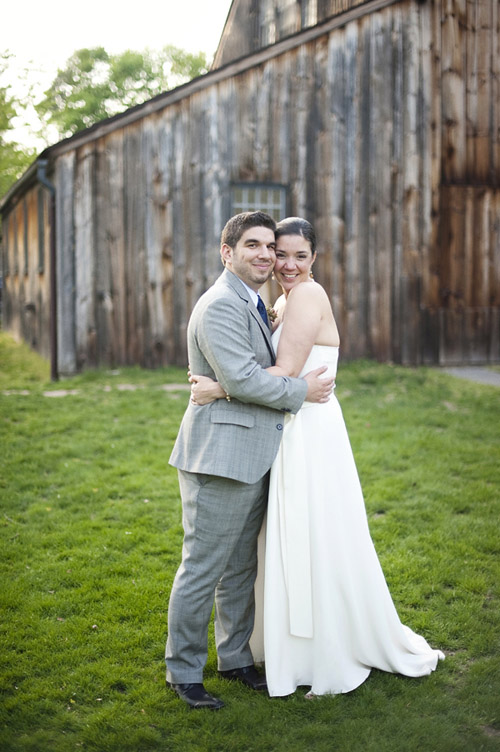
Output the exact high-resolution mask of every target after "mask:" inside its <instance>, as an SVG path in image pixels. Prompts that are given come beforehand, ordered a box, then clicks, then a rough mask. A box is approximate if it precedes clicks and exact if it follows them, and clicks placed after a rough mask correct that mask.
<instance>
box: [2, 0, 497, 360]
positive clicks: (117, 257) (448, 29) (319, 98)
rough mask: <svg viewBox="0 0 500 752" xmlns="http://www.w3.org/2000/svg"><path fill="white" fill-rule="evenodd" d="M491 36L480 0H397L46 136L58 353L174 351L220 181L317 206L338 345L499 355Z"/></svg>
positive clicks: (203, 258)
mask: <svg viewBox="0 0 500 752" xmlns="http://www.w3.org/2000/svg"><path fill="white" fill-rule="evenodd" d="M367 7H368V6H367ZM498 53H499V17H498V3H497V1H496V0H468V1H467V0H435V1H434V2H414V1H413V0H404V1H403V2H400V3H397V4H392V5H389V6H388V7H385V8H384V9H381V10H378V11H376V12H372V13H367V14H366V15H364V16H362V17H360V18H358V19H356V20H352V21H351V22H350V23H348V24H347V25H345V26H339V27H338V28H333V29H330V30H329V31H328V32H327V33H321V34H320V35H318V36H317V37H316V38H312V39H311V38H308V40H307V42H304V43H302V44H297V45H295V46H293V45H290V46H289V48H287V49H285V50H283V51H281V52H280V54H276V55H275V56H272V55H269V56H268V57H267V58H266V59H265V60H260V61H259V62H258V63H254V64H249V65H248V66H247V67H245V66H242V67H241V68H240V69H238V70H237V71H236V72H231V70H230V69H228V72H227V75H226V74H224V75H220V76H218V77H215V76H213V77H211V74H210V75H209V76H208V77H207V83H206V86H204V87H198V89H197V90H196V91H194V92H193V93H189V89H187V90H186V91H187V93H186V94H185V96H183V97H178V98H177V99H176V100H172V101H171V102H170V103H168V104H167V105H166V106H165V107H163V108H162V109H161V108H160V109H156V110H155V111H151V112H149V113H148V114H146V115H145V116H144V117H142V118H137V119H135V121H133V122H128V123H127V124H124V125H122V126H120V120H117V121H116V124H115V127H114V128H112V129H108V132H105V133H101V132H99V131H97V132H96V137H95V138H93V139H92V138H87V139H86V140H85V141H84V142H82V143H81V144H79V143H78V140H77V141H76V143H75V145H74V146H72V145H71V144H70V145H69V146H65V145H64V143H63V144H62V146H61V147H59V146H56V147H54V151H53V158H52V159H53V161H54V162H55V167H54V172H53V179H54V182H55V183H56V187H57V217H58V222H57V238H58V321H59V326H58V332H59V361H60V367H61V370H63V371H70V372H71V371H74V370H75V369H79V368H82V367H86V366H95V365H99V364H109V365H119V364H127V363H128V364H131V363H141V364H142V365H145V366H157V365H162V364H168V363H177V364H180V365H185V364H186V345H185V336H186V326H187V321H188V318H189V314H190V312H191V310H192V307H193V305H194V303H195V302H196V300H197V298H198V297H199V296H200V294H201V293H202V292H203V291H204V290H205V289H206V288H207V287H208V286H209V284H211V282H212V281H213V280H214V279H215V278H216V276H217V275H218V274H219V272H220V270H221V265H220V260H219V255H218V247H219V235H220V230H221V228H222V226H223V225H224V223H225V221H226V220H227V219H228V217H229V216H230V214H231V203H230V189H231V184H232V183H234V182H238V181H256V182H259V183H274V184H282V185H285V186H287V188H288V197H289V201H288V213H289V214H292V215H303V216H306V217H307V218H308V219H310V220H311V221H312V222H313V224H314V225H315V226H316V229H317V234H318V237H319V257H318V261H317V263H316V266H315V275H316V278H317V279H318V280H319V281H320V282H322V283H323V284H324V285H325V287H326V289H327V291H328V293H329V294H330V296H331V299H332V303H333V307H334V311H335V315H336V317H337V320H338V324H339V328H340V331H341V336H342V343H343V344H342V351H343V356H344V357H348V358H355V357H360V356H363V357H373V358H377V359H379V360H383V361H390V360H393V361H396V362H401V363H408V364H419V363H442V364H445V363H454V362H462V363H467V362H472V363H473V362H499V361H500V313H499V312H500V127H499V126H500V96H499V85H500V70H499V65H500V63H499V59H500V56H499V54H498ZM167 101H168V100H167ZM70 147H71V148H70ZM34 190H37V189H33V191H34ZM25 200H26V202H27V204H26V205H27V206H32V204H33V201H34V199H33V198H32V197H31V193H28V194H27V195H26V199H25ZM23 201H24V199H23ZM23 205H24V204H23V203H22V202H20V203H19V204H18V205H17V206H16V207H15V209H14V210H13V211H12V212H11V213H10V215H9V217H8V232H7V235H8V238H9V240H8V247H9V259H10V260H9V266H10V268H11V269H12V271H11V272H10V273H9V274H8V276H7V284H6V287H7V288H8V295H7V298H8V300H7V301H6V303H7V306H8V307H9V310H8V314H7V316H6V319H4V321H5V322H6V328H9V329H10V328H12V329H14V330H16V331H19V333H22V332H23V331H25V330H26V326H27V324H26V323H24V324H22V323H21V321H20V318H21V314H20V311H21V307H20V305H17V303H16V305H15V306H14V305H13V304H12V305H11V302H10V301H11V298H12V299H14V298H15V297H16V296H20V297H19V300H21V299H22V293H21V291H20V287H21V283H22V284H23V285H25V282H26V279H25V277H24V278H23V274H22V272H21V271H20V270H19V269H18V270H17V272H15V271H14V266H15V264H16V261H15V259H16V258H19V248H21V247H22V242H23V235H22V229H21V228H22V219H21V217H22V212H23V211H24V209H23ZM28 213H29V212H28ZM15 237H17V250H15V247H14V246H15ZM16 254H17V255H16ZM30 274H31V272H30ZM25 276H26V275H25ZM18 288H19V289H18ZM36 294H38V293H36ZM33 295H34V296H35V292H33ZM42 299H43V296H42ZM14 309H15V310H14ZM37 310H38V309H37ZM44 315H45V314H44ZM23 326H24V327H25V329H24V330H23ZM37 326H38V330H37V331H38V332H40V330H41V328H42V327H41V325H39V324H37ZM23 336H24V335H23ZM38 336H39V337H40V336H41V335H40V334H39V335H38Z"/></svg>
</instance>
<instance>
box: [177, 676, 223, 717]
mask: <svg viewBox="0 0 500 752" xmlns="http://www.w3.org/2000/svg"><path fill="white" fill-rule="evenodd" d="M167 687H170V688H171V689H173V690H174V692H177V694H178V695H179V697H180V698H181V700H184V702H186V703H187V704H188V705H189V707H190V708H208V709H209V710H220V708H223V707H224V703H223V702H222V700H219V698H218V697H212V695H209V694H208V692H207V690H206V689H205V687H204V686H203V684H171V683H170V682H168V681H167Z"/></svg>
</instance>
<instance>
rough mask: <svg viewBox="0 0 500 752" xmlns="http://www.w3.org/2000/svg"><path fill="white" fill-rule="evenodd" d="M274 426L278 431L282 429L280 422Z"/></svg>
mask: <svg viewBox="0 0 500 752" xmlns="http://www.w3.org/2000/svg"><path fill="white" fill-rule="evenodd" d="M276 428H277V429H278V431H282V430H283V426H282V425H281V423H278V425H277V426H276Z"/></svg>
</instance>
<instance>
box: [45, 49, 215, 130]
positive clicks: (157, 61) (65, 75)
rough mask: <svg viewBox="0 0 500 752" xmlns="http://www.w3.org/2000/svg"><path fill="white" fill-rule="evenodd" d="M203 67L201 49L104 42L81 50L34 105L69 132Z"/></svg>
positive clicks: (198, 72) (139, 101)
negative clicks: (109, 47) (117, 48)
mask: <svg viewBox="0 0 500 752" xmlns="http://www.w3.org/2000/svg"><path fill="white" fill-rule="evenodd" d="M207 70H208V61H207V58H206V55H205V54H204V53H203V52H200V53H197V54H192V53H189V52H185V51H184V50H181V49H179V48H177V47H174V46H172V45H169V46H167V47H164V48H163V49H161V50H159V51H157V52H155V51H152V50H145V51H144V52H134V51H133V50H126V51H125V52H122V53H120V54H117V55H109V54H108V53H107V52H106V50H105V49H104V48H103V47H95V48H92V49H81V50H77V51H76V52H75V53H74V54H73V55H72V56H71V57H70V58H69V59H68V61H67V63H66V67H65V68H64V70H59V71H58V73H57V76H56V78H55V79H54V81H53V83H52V85H51V86H50V88H49V89H48V90H47V91H46V92H45V96H44V98H43V99H42V101H41V102H40V103H39V104H38V105H37V106H36V109H37V112H38V115H39V116H40V117H41V118H42V119H43V120H45V122H47V123H52V124H53V125H55V126H56V127H57V129H58V131H59V133H60V135H61V136H62V137H66V136H71V135H73V134H74V133H76V132H77V131H80V130H82V129H84V128H88V127H89V126H91V125H93V124H94V123H97V122H99V121H100V120H103V119H104V118H107V117H111V116H113V115H116V114H118V113H120V112H123V111H124V110H126V109H128V108H129V107H133V106H134V105H137V104H142V102H146V101H147V100H148V99H151V98H152V97H154V96H156V95H157V94H160V93H161V92H163V91H167V90H168V89H172V88H173V87H175V86H179V85H180V84H182V83H185V82H187V81H190V80H191V79H192V78H195V77H196V76H200V75H202V74H203V73H206V72H207Z"/></svg>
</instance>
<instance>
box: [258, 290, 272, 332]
mask: <svg viewBox="0 0 500 752" xmlns="http://www.w3.org/2000/svg"><path fill="white" fill-rule="evenodd" d="M257 310H258V312H259V313H260V316H261V318H262V321H263V322H264V324H265V325H266V326H267V328H268V329H269V319H268V318H267V311H266V306H265V305H264V303H263V301H262V298H261V297H260V295H259V299H258V301H257Z"/></svg>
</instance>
